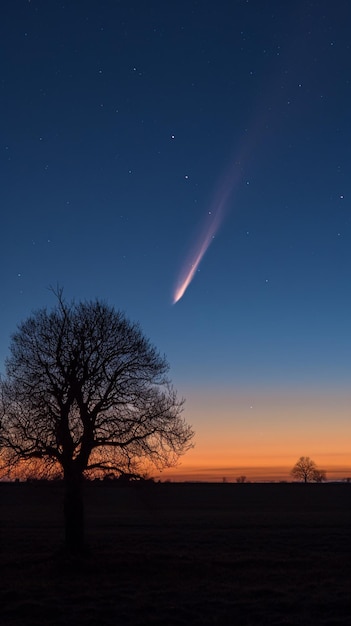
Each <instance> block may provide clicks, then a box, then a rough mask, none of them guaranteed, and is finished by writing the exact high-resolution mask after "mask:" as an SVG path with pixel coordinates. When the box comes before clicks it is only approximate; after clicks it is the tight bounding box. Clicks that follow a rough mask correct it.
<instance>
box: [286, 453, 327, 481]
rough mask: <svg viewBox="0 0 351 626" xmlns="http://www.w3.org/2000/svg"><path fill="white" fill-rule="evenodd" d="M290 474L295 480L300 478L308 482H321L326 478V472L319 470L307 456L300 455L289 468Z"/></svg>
mask: <svg viewBox="0 0 351 626" xmlns="http://www.w3.org/2000/svg"><path fill="white" fill-rule="evenodd" d="M291 475H292V476H293V478H295V479H297V480H301V481H302V482H304V483H309V482H313V481H314V482H322V480H326V473H325V471H324V470H319V469H318V468H317V465H316V464H315V462H314V461H312V459H310V457H309V456H300V458H299V460H298V461H297V463H296V464H295V465H294V467H293V468H292V470H291Z"/></svg>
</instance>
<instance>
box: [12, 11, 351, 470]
mask: <svg viewBox="0 0 351 626" xmlns="http://www.w3.org/2000/svg"><path fill="white" fill-rule="evenodd" d="M0 31H1V49H2V55H1V73H0V78H1V103H0V107H1V116H0V124H1V145H0V151H1V185H0V206H1V229H0V241H1V301H0V319H1V325H0V371H2V372H3V371H4V359H5V356H6V354H7V350H8V346H9V342H10V335H11V333H12V332H13V331H14V330H15V329H16V325H17V324H18V323H19V322H20V321H22V320H24V319H25V318H26V317H27V316H28V315H30V313H31V312H32V311H33V310H35V309H37V308H39V307H42V306H48V307H51V306H54V305H55V298H54V296H53V294H52V293H51V292H50V289H49V288H50V286H54V287H55V286H56V285H60V286H62V287H63V288H64V293H65V296H66V298H67V299H68V300H70V299H71V298H75V299H76V300H80V299H95V298H96V297H98V298H101V299H103V300H106V301H107V302H108V303H109V304H111V305H113V306H115V307H116V308H117V309H122V310H123V311H124V312H125V313H126V314H127V316H128V317H129V318H130V319H132V320H133V321H139V322H140V324H141V327H142V329H143V331H144V333H145V334H146V336H147V337H149V338H150V340H151V341H152V343H154V344H155V345H156V346H157V348H158V349H159V350H160V352H161V353H162V354H163V353H165V354H166V356H167V358H168V361H169V363H170V366H171V369H170V377H171V379H172V381H173V383H174V385H175V387H176V388H177V390H178V392H179V395H180V396H184V397H185V398H186V404H185V413H184V415H185V417H186V420H187V421H188V422H189V423H191V424H192V425H193V427H194V429H195V431H196V439H195V443H196V447H195V449H194V450H193V451H191V452H190V453H188V454H187V455H186V456H185V457H184V458H183V459H182V463H181V465H180V467H179V468H178V470H177V472H178V474H177V472H175V471H173V473H170V472H168V473H167V472H165V474H164V476H166V477H167V476H176V475H178V476H183V477H185V476H186V477H196V478H198V477H201V478H211V479H221V478H222V477H228V478H229V479H231V478H234V477H235V476H236V475H237V474H238V473H239V474H240V473H245V474H247V475H248V476H249V477H250V476H252V477H253V478H255V477H262V478H267V477H282V478H284V477H288V475H289V474H288V472H289V470H290V469H291V467H292V465H293V464H294V463H295V461H296V460H297V458H298V457H299V456H301V455H305V456H311V457H312V458H313V459H314V460H315V461H316V463H317V465H318V466H320V467H323V468H324V469H326V471H327V475H328V476H329V477H330V478H332V477H333V476H334V477H337V476H339V477H343V476H347V475H351V419H350V411H351V385H350V381H351V328H350V327H351V285H350V269H351V175H350V174H351V172H350V170H351V34H350V33H351V5H350V2H349V1H348V0H333V1H331V0H314V1H308V0H294V1H292V0H291V1H288V0H287V1H286V2H285V1H284V2H282V1H281V0H264V1H262V0H227V1H224V0H216V1H209V0H202V1H201V0H197V1H196V0H175V1H173V0H169V1H168V2H166V1H164V0H121V1H118V0H80V1H79V0H70V1H65V0H60V1H58V0H3V2H2V4H1V20H0ZM192 270H193V271H192ZM189 273H192V274H193V276H192V278H193V280H192V281H190V282H189V284H188V285H187V289H185V291H184V293H183V295H182V297H181V298H180V299H178V301H177V302H176V303H174V301H175V299H177V295H176V294H177V293H178V295H179V288H180V286H183V287H184V285H185V283H184V281H185V277H186V276H187V275H188V276H189ZM190 277H191V276H190ZM263 468H265V469H263ZM244 470H245V471H244Z"/></svg>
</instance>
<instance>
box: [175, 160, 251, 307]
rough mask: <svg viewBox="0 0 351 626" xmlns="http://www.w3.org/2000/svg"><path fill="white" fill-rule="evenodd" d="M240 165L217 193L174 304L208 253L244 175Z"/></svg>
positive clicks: (235, 166)
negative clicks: (234, 191) (235, 188)
mask: <svg viewBox="0 0 351 626" xmlns="http://www.w3.org/2000/svg"><path fill="white" fill-rule="evenodd" d="M238 165H239V164H238V163H236V164H235V165H234V167H232V168H231V169H230V171H229V173H228V174H227V176H226V177H225V179H224V181H223V183H222V185H221V186H220V189H219V191H218V192H217V194H216V198H215V200H214V202H213V206H212V208H211V210H210V211H208V215H207V220H206V224H205V227H204V229H203V233H202V237H201V238H200V239H199V241H198V243H197V246H196V247H195V250H194V251H193V253H192V255H191V259H190V263H187V264H186V266H185V267H184V268H183V271H182V273H181V277H180V280H179V282H178V285H177V287H176V289H175V292H174V296H173V304H176V302H178V301H179V300H180V299H181V298H182V297H183V296H184V294H185V292H186V290H187V289H188V287H189V285H190V283H191V282H192V280H193V278H194V276H195V274H196V272H197V269H198V267H199V265H200V263H201V261H202V259H203V257H204V255H205V254H206V252H207V250H208V248H209V247H210V245H211V243H212V241H213V240H214V238H215V235H216V233H217V232H218V229H219V228H220V226H221V224H222V222H223V219H224V216H225V211H226V208H227V206H228V201H229V199H230V196H231V195H232V192H233V190H234V187H235V186H236V185H237V183H238V182H239V180H240V178H241V175H242V172H241V169H240V167H239V166H238Z"/></svg>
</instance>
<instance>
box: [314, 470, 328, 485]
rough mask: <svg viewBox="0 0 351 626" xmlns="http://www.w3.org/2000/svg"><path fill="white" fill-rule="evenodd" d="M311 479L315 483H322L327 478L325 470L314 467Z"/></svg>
mask: <svg viewBox="0 0 351 626" xmlns="http://www.w3.org/2000/svg"><path fill="white" fill-rule="evenodd" d="M313 480H314V482H315V483H322V482H323V481H325V480H327V474H326V471H325V470H322V469H316V470H315V472H314V474H313Z"/></svg>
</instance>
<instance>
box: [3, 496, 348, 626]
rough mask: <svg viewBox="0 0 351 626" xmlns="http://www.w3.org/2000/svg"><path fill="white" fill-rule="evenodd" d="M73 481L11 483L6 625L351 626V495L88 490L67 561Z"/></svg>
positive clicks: (6, 503)
mask: <svg viewBox="0 0 351 626" xmlns="http://www.w3.org/2000/svg"><path fill="white" fill-rule="evenodd" d="M62 499H63V494H62V486H61V485H60V484H49V485H45V484H44V485H40V484H33V485H28V484H13V485H8V484H7V485H6V484H0V507H1V508H0V530H1V539H0V550H1V552H0V559H1V560H0V565H1V577H2V582H1V586H0V623H1V624H2V625H3V626H13V625H15V624H16V625H17V624H21V625H23V626H29V625H30V626H39V625H40V626H46V625H48V626H53V625H58V626H72V625H78V624H79V625H82V626H112V625H113V626H115V625H117V624H118V625H122V626H123V625H127V626H130V625H132V624H133V625H135V624H139V625H144V624H155V625H156V624H158V625H160V626H161V625H162V626H173V625H174V626H175V625H185V624H186V625H192V624H197V625H202V624H204V625H208V624H223V625H226V624H228V625H229V624H231V625H238V626H247V625H249V624H250V625H255V626H258V625H263V624H265V625H267V626H268V625H269V626H274V625H284V626H287V625H297V624H301V625H303V626H310V625H313V624H318V625H320V626H326V625H329V626H331V625H341V624H343V625H345V626H346V625H347V626H349V625H350V624H351V538H350V530H351V485H349V484H324V485H323V484H321V485H318V484H313V485H300V484H243V485H238V484H178V485H177V484H157V485H144V486H143V487H141V486H138V487H135V486H134V487H123V488H121V487H113V486H105V485H102V484H100V485H99V484H95V485H94V484H93V485H87V486H86V489H85V501H86V515H87V535H88V539H89V543H90V547H91V551H90V555H89V556H86V557H85V558H84V559H78V558H76V559H75V558H73V557H68V556H65V554H64V552H63V551H60V549H59V548H60V546H61V545H62V538H63V533H62Z"/></svg>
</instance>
